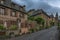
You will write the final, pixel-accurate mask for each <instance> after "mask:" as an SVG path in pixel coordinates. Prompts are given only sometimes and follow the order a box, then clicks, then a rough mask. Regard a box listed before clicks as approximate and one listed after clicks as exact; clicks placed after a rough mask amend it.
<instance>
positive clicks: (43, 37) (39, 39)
mask: <svg viewBox="0 0 60 40" xmlns="http://www.w3.org/2000/svg"><path fill="white" fill-rule="evenodd" d="M57 33H58V31H57V27H52V28H50V29H45V30H41V31H39V32H36V33H32V34H28V35H24V36H21V37H16V38H11V39H10V40H58V39H57ZM8 40H9V39H8Z"/></svg>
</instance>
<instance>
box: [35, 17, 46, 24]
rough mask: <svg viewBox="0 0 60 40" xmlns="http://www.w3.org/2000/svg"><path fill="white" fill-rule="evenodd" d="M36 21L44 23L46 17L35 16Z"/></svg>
mask: <svg viewBox="0 0 60 40" xmlns="http://www.w3.org/2000/svg"><path fill="white" fill-rule="evenodd" d="M35 21H36V22H37V23H38V24H44V22H45V21H44V19H43V18H41V17H37V18H35Z"/></svg>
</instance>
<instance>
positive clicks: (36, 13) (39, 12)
mask: <svg viewBox="0 0 60 40" xmlns="http://www.w3.org/2000/svg"><path fill="white" fill-rule="evenodd" d="M28 14H29V15H31V16H33V17H35V18H36V17H37V16H40V17H42V18H43V19H44V20H45V23H44V26H45V27H46V26H50V18H51V17H50V16H49V15H48V14H47V13H46V12H45V11H43V10H42V9H38V10H30V11H29V12H28ZM45 27H44V28H45Z"/></svg>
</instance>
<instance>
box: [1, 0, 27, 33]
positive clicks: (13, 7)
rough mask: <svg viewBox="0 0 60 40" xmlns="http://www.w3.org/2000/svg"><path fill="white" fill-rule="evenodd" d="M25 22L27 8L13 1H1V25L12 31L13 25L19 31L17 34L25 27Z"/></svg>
mask: <svg viewBox="0 0 60 40" xmlns="http://www.w3.org/2000/svg"><path fill="white" fill-rule="evenodd" d="M25 21H27V14H26V12H25V6H21V5H18V4H16V3H14V2H12V1H11V0H0V24H3V25H4V27H5V28H6V29H7V30H10V29H9V28H10V27H11V25H15V26H16V27H17V28H18V29H17V30H18V31H19V32H18V31H17V30H16V32H15V33H20V32H21V28H22V26H21V25H23V27H24V25H25ZM23 23H24V24H23ZM9 32H10V31H9ZM9 32H8V33H9ZM11 32H14V31H11ZM8 33H7V34H8Z"/></svg>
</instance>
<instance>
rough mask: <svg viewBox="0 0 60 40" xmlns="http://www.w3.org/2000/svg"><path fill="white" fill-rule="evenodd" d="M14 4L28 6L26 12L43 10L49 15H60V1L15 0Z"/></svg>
mask: <svg viewBox="0 0 60 40" xmlns="http://www.w3.org/2000/svg"><path fill="white" fill-rule="evenodd" d="M13 2H15V3H17V4H19V5H26V10H30V9H43V10H44V11H46V12H47V13H48V14H51V13H53V14H55V13H56V12H58V13H59V15H60V0H13Z"/></svg>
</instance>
